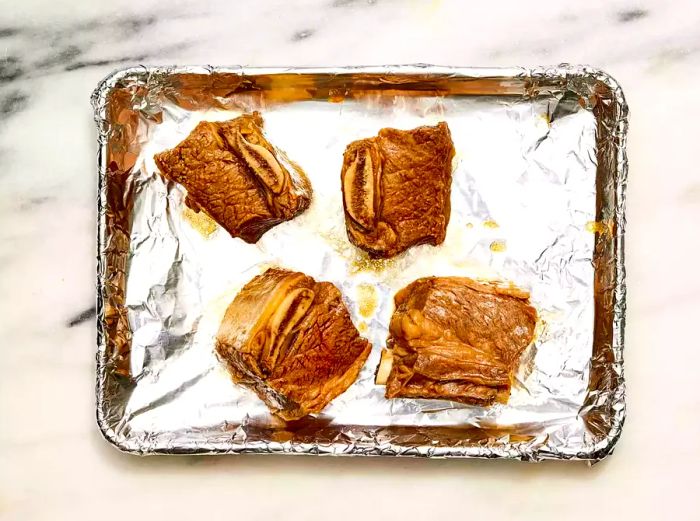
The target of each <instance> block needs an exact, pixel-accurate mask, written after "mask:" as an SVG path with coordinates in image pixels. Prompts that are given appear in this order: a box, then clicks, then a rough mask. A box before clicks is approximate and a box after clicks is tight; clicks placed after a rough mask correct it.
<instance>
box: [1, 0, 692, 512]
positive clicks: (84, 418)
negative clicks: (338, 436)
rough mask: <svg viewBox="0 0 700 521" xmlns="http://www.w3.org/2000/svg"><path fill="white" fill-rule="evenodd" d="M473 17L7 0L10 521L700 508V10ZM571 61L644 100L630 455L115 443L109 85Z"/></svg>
mask: <svg viewBox="0 0 700 521" xmlns="http://www.w3.org/2000/svg"><path fill="white" fill-rule="evenodd" d="M473 4H474V3H472V2H462V1H459V0H452V1H448V0H444V1H427V0H426V1H418V0H413V1H404V2H401V1H398V0H376V1H369V0H335V1H334V0H302V1H296V2H285V1H283V0H273V1H261V0H258V1H256V0H249V1H240V2H235V3H234V2H227V1H220V2H203V1H200V2H186V1H178V2H174V3H171V5H169V6H168V7H167V8H166V7H164V6H165V2H156V1H155V0H142V1H139V2H136V1H127V0H119V1H113V2H109V7H107V6H106V5H102V3H101V2H89V1H87V0H82V1H77V0H74V1H68V0H63V1H53V2H50V1H47V0H43V1H42V0H25V1H24V2H11V1H10V0H2V1H0V8H1V10H0V12H2V15H0V295H2V297H1V298H0V333H1V338H2V341H1V343H0V349H2V364H1V367H2V369H3V371H2V376H0V519H3V520H5V519H7V520H15V519H17V520H34V519H47V520H59V519H83V518H84V519H95V518H99V519H102V520H110V519H115V520H117V519H124V518H125V517H129V518H131V519H169V520H175V519H192V518H203V519H218V518H227V519H228V518H244V519H271V518H275V517H279V518H281V519H292V518H296V519H328V518H333V519H353V520H355V519H369V518H381V519H392V518H402V519H432V518H443V517H447V516H450V517H451V518H455V517H456V518H461V517H465V518H466V517H469V518H473V519H483V518H485V517H486V516H488V517H489V519H493V520H496V519H515V518H517V519H538V520H545V519H590V518H596V519H604V518H613V517H616V518H622V519H627V518H636V519H658V518H668V519H698V518H699V517H700V507H699V505H700V502H699V501H698V498H697V490H698V487H699V486H700V481H699V479H698V476H699V475H700V473H699V472H698V470H699V469H698V466H699V465H700V448H699V447H700V441H699V440H700V419H699V416H698V410H699V409H700V399H699V398H698V395H699V393H698V392H697V389H696V382H697V377H696V374H697V367H699V366H700V350H699V349H698V346H697V344H698V340H697V334H696V328H695V326H696V324H695V322H696V321H697V320H698V319H699V318H700V277H699V276H698V270H697V262H698V261H697V259H698V257H699V255H700V240H699V235H700V232H698V224H699V223H700V171H699V167H698V161H697V155H698V130H697V129H698V121H700V106H699V105H698V103H697V94H698V84H699V83H700V29H699V28H700V3H698V2H697V0H683V1H675V2H667V1H665V0H642V1H639V2H635V1H632V0H615V1H604V0H588V1H586V2H575V3H574V2H569V3H568V4H569V6H567V5H565V4H567V3H566V2H561V1H557V0H541V1H539V2H537V5H536V6H528V7H527V8H526V7H524V5H525V4H526V3H525V2H520V1H517V0H509V1H503V2H482V3H479V4H478V5H473ZM561 61H568V62H572V63H590V64H592V65H596V66H599V67H602V68H604V69H606V70H607V71H608V72H610V73H611V74H612V75H613V76H615V77H616V79H617V80H618V81H619V82H620V83H621V84H622V86H623V88H624V89H625V92H626V94H627V98H628V101H629V104H630V107H631V130H630V139H629V149H628V151H629V157H630V183H629V189H628V212H627V218H628V231H627V236H626V248H627V259H628V261H627V273H628V288H629V290H628V293H629V299H628V314H627V335H626V376H627V381H628V419H627V422H626V425H625V428H624V432H623V435H622V440H621V441H620V443H619V445H618V446H617V450H616V452H615V454H614V455H613V456H611V457H610V458H609V459H607V460H605V461H604V462H603V463H601V464H599V465H596V466H594V467H592V468H589V467H587V466H585V465H580V464H562V463H545V464H540V465H528V464H521V463H513V462H499V461H426V460H406V459H401V460H389V459H362V458H335V459H331V458H313V457H282V456H280V457H277V456H269V457H255V456H252V457H197V458H146V459H143V458H136V457H133V456H127V455H123V454H120V453H118V452H117V451H116V450H114V449H113V448H112V447H110V446H109V445H108V444H107V443H106V442H105V441H103V440H102V439H101V437H100V435H99V434H98V431H97V428H96V426H95V421H94V352H95V326H94V320H93V314H94V308H93V302H94V298H95V289H94V284H95V282H94V278H95V276H94V271H95V259H94V255H95V192H96V176H95V152H96V144H95V141H94V138H95V132H94V129H93V122H92V114H91V111H90V107H89V104H88V97H89V95H90V92H91V91H92V89H93V88H94V86H95V84H96V83H97V82H98V81H99V80H100V79H101V78H102V77H103V76H105V75H106V74H107V73H108V72H110V71H111V70H112V69H114V68H117V67H121V66H124V65H127V64H136V63H147V64H169V63H181V64H187V63H192V64H203V63H210V64H219V65H231V64H248V65H342V64H383V63H414V62H427V63H437V64H445V65H493V66H496V65H541V64H552V63H557V62H561ZM292 514H294V515H292ZM621 516H622V517H621Z"/></svg>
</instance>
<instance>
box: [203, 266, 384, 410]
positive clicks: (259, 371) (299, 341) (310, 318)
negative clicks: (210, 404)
mask: <svg viewBox="0 0 700 521" xmlns="http://www.w3.org/2000/svg"><path fill="white" fill-rule="evenodd" d="M216 350H217V352H218V354H219V356H220V357H221V358H222V359H223V360H224V361H225V363H226V365H227V366H228V368H229V371H230V373H231V375H232V377H233V380H234V381H235V382H237V383H240V384H243V385H245V386H247V387H249V388H250V389H252V390H253V391H255V392H256V393H257V395H258V396H259V397H260V398H261V399H262V400H263V401H264V402H265V403H266V404H267V406H268V408H269V409H270V410H271V411H272V413H273V414H275V415H277V416H279V417H281V418H282V419H284V420H296V419H299V418H302V417H303V416H306V415H307V414H312V413H318V412H320V411H321V410H323V408H324V407H326V405H328V403H330V402H331V400H333V399H334V398H336V397H337V396H338V395H340V394H341V393H343V392H345V390H346V389H347V388H348V387H350V385H352V383H353V382H354V381H355V380H356V379H357V375H358V374H359V372H360V369H361V368H362V366H363V365H364V363H365V361H366V360H367V356H368V355H369V353H370V350H371V344H370V343H369V342H368V341H367V340H365V339H364V338H362V337H360V335H359V333H358V331H357V329H356V328H355V326H354V324H353V323H352V320H351V319H350V314H349V313H348V310H347V308H346V307H345V304H344V303H343V300H342V297H341V294H340V291H339V290H338V288H336V287H335V286H334V285H333V284H331V283H330V282H316V281H315V280H314V279H313V278H311V277H309V276H308V275H305V274H303V273H299V272H291V271H287V270H283V269H277V268H271V269H269V270H267V271H266V272H265V273H263V274H262V275H258V276H257V277H255V278H254V279H253V280H251V281H250V282H249V283H248V284H246V285H245V286H244V287H243V289H242V290H241V291H240V293H239V294H238V295H237V296H236V298H235V299H234V300H233V302H232V303H231V305H230V306H229V308H228V309H227V311H226V314H225V316H224V319H223V321H222V323H221V326H220V328H219V332H218V334H217V337H216Z"/></svg>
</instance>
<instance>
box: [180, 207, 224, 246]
mask: <svg viewBox="0 0 700 521" xmlns="http://www.w3.org/2000/svg"><path fill="white" fill-rule="evenodd" d="M182 218H183V219H184V220H185V221H187V223H189V225H190V226H191V227H192V228H194V229H195V230H196V231H197V232H199V234H200V235H201V236H202V237H204V238H205V239H208V238H210V237H211V236H212V235H213V234H214V232H216V230H217V229H218V227H219V225H218V224H216V222H215V221H214V220H213V219H212V218H211V217H209V216H208V215H207V214H206V213H204V212H202V211H200V212H195V211H194V210H193V209H192V208H190V207H189V206H185V207H184V208H183V210H182Z"/></svg>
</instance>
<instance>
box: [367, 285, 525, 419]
mask: <svg viewBox="0 0 700 521" xmlns="http://www.w3.org/2000/svg"><path fill="white" fill-rule="evenodd" d="M394 302H395V304H396V311H394V315H393V316H392V318H391V323H390V326H389V339H388V341H387V347H388V351H384V352H383V353H382V361H381V363H380V366H379V369H378V371H377V383H380V384H381V383H386V397H387V398H399V397H403V398H442V399H446V400H453V401H456V402H462V403H467V404H473V405H484V406H486V405H491V404H492V403H494V402H496V401H499V402H507V401H508V396H509V395H510V385H511V379H512V377H513V374H514V373H515V371H516V370H517V368H518V366H519V364H520V355H521V354H522V352H523V351H524V350H525V348H526V347H527V346H528V345H530V343H531V342H532V339H533V336H534V331H535V322H536V321H537V313H536V311H535V309H534V308H533V307H532V306H530V304H529V303H528V295H527V294H525V293H524V292H522V291H519V290H514V289H504V288H500V287H496V286H494V285H490V284H482V283H479V282H476V281H473V280H471V279H467V278H460V277H428V278H423V279H418V280H416V281H415V282H413V283H411V284H409V285H408V286H406V287H405V288H403V289H402V290H401V291H399V292H398V293H397V294H396V296H395V297H394ZM389 367H390V368H391V369H389Z"/></svg>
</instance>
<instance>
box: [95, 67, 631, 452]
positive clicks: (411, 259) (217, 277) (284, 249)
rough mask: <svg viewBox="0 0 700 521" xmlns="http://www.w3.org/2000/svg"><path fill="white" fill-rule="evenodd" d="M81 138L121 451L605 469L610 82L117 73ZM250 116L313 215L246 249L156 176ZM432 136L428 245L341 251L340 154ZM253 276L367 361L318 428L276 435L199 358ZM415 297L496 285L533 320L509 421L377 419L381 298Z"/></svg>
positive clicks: (612, 326)
mask: <svg viewBox="0 0 700 521" xmlns="http://www.w3.org/2000/svg"><path fill="white" fill-rule="evenodd" d="M93 105H94V107H95V113H96V120H97V123H98V131H99V137H100V156H99V157H100V198H99V217H100V227H99V237H98V257H99V269H98V333H99V334H98V382H97V397H98V404H97V406H98V423H99V425H100V428H101V430H102V432H103V433H104V434H105V436H106V437H107V438H108V439H109V440H110V441H112V442H113V443H114V444H115V445H117V446H118V447H119V448H120V449H122V450H126V451H130V452H137V453H141V454H148V453H209V452H293V453H324V454H325V453H328V454H371V455H375V454H376V455H379V454H383V455H421V456H459V457H509V458H518V459H527V460H539V459H543V458H566V459H569V458H576V459H588V460H596V459H600V458H602V457H604V456H605V455H607V454H608V453H609V452H610V451H611V450H612V447H613V446H614V443H615V441H616V440H617V438H618V436H619V433H620V429H621V427H622V423H623V419H624V383H623V377H622V328H623V322H624V268H623V258H622V236H623V224H624V215H623V209H624V186H625V181H626V160H625V152H624V145H625V136H626V124H627V121H626V115H627V108H626V105H625V102H624V98H623V96H622V93H621V90H620V89H619V87H618V86H617V84H616V83H615V82H614V80H612V79H611V78H610V77H609V76H607V75H605V74H604V73H601V72H599V71H596V70H593V69H589V68H585V67H571V66H560V67H555V68H547V69H545V68H542V69H536V70H525V69H465V68H444V67H429V66H408V67H407V66H403V67H378V68H348V69H342V68H341V69H315V70H310V69H307V70H305V69H298V70H289V69H212V68H197V67H190V68H134V69H127V70H124V71H119V72H117V73H115V74H113V75H112V76H110V77H108V78H107V79H106V80H104V82H103V83H101V84H100V86H99V87H98V89H97V90H96V91H95V94H94V95H93ZM251 110H260V111H261V113H262V114H263V117H264V120H265V133H266V135H267V137H268V138H269V140H270V141H271V142H272V143H274V144H275V145H276V146H277V147H279V148H280V149H282V150H284V151H285V152H286V153H287V155H288V156H289V157H290V158H291V159H292V160H294V161H295V162H297V163H298V164H299V165H301V167H302V168H303V169H304V171H305V172H306V174H307V176H308V177H309V179H310V180H311V183H312V186H313V189H314V199H313V202H312V205H311V207H310V208H309V210H308V211H306V212H305V213H304V214H302V215H301V216H299V217H297V218H296V219H294V220H292V221H289V222H286V223H283V224H281V225H278V226H276V227H275V228H273V229H272V230H270V231H269V232H267V233H266V234H265V235H264V236H263V237H262V238H261V240H260V241H259V242H258V243H257V244H256V245H248V244H246V243H244V242H243V241H241V240H239V239H233V238H231V237H230V236H229V235H228V233H227V232H226V231H225V230H223V229H221V228H220V227H218V226H216V225H215V224H214V223H213V222H212V221H210V220H209V219H208V218H205V217H204V216H203V215H202V214H194V213H192V212H191V211H189V210H187V209H186V207H185V205H184V191H183V189H182V188H181V187H179V186H178V185H175V184H172V183H166V182H164V181H163V180H162V178H161V177H160V176H159V175H158V174H157V169H156V167H155V164H154V162H153V155H154V154H155V153H157V152H160V151H162V150H164V149H167V148H171V147H173V146H175V145H176V144H177V143H179V142H180V141H181V140H182V139H184V138H185V137H186V136H187V134H188V133H189V132H190V131H191V130H192V129H193V128H194V126H195V125H196V124H197V123H198V122H199V121H202V120H226V119H231V118H233V117H236V116H238V115H240V114H241V113H243V112H247V111H251ZM439 121H447V123H448V125H449V127H450V130H451V132H452V137H453V141H454V144H455V148H456V157H455V161H454V172H453V184H452V215H451V220H450V224H449V226H448V230H447V237H446V240H445V242H444V243H443V244H442V245H440V246H438V247H433V246H429V245H423V246H418V247H415V248H412V249H411V250H409V251H408V252H407V253H405V254H403V255H401V256H399V257H397V258H395V259H391V260H386V261H376V260H370V259H369V258H367V257H366V256H365V254H363V253H362V252H361V251H360V250H358V249H356V248H354V247H353V246H352V245H350V243H349V242H348V241H347V238H346V235H345V228H344V221H343V212H342V201H341V190H340V167H341V164H342V154H343V151H344V149H345V146H346V145H347V144H348V143H349V142H351V141H353V140H355V139H360V138H364V137H369V136H373V135H376V133H377V132H378V131H379V129H381V128H383V127H396V128H404V129H409V128H413V127H415V126H418V125H425V124H435V123H437V122H439ZM270 266H282V267H285V268H288V269H292V270H298V271H303V272H305V273H307V274H309V275H311V276H313V277H314V278H316V279H317V280H328V281H331V282H333V283H334V284H336V285H337V286H338V287H339V288H340V289H341V291H342V293H343V296H344V299H345V301H346V304H347V305H348V308H349V310H350V312H351V316H352V318H353V321H354V323H355V325H356V326H357V327H358V329H359V330H360V331H361V334H362V335H363V336H365V337H366V338H368V339H369V340H370V341H371V342H372V344H373V351H372V354H371V355H370V357H369V359H368V362H367V364H366V365H365V367H364V369H363V370H362V372H361V373H360V376H359V378H358V380H357V381H356V382H355V384H353V385H352V386H351V387H350V388H349V389H348V390H347V391H346V392H345V393H344V394H342V395H341V396H340V397H338V398H337V399H336V400H334V401H333V402H332V403H331V404H330V405H329V406H328V407H327V408H326V409H325V410H324V411H323V413H322V414H321V415H318V416H316V417H310V418H306V419H304V420H300V421H297V422H291V423H287V424H285V423H284V422H282V421H281V420H279V419H275V418H273V417H272V416H271V415H270V414H269V412H268V411H267V408H266V407H265V405H264V404H263V403H262V402H261V401H260V400H259V399H258V398H257V397H256V396H255V395H254V394H253V393H252V392H251V391H248V390H247V389H245V388H243V387H240V386H236V385H234V384H233V383H232V382H231V380H230V378H229V376H228V374H227V372H226V369H225V368H224V366H223V364H221V363H220V362H219V361H218V360H217V358H216V356H215V354H214V351H213V339H214V336H215V334H216V331H217V330H218V326H219V323H220V321H221V319H222V317H223V314H224V312H225V310H226V307H227V306H228V304H229V303H230V301H231V300H232V299H233V297H234V296H235V294H236V293H237V292H238V290H240V288H241V287H242V286H243V285H244V284H245V283H246V282H248V281H249V280H250V279H251V278H252V277H253V276H255V275H257V274H258V273H261V272H262V271H264V270H265V269H266V268H267V267H270ZM428 275H461V276H468V277H472V278H481V279H489V280H504V281H511V282H513V283H515V284H516V285H518V286H520V287H522V288H525V289H528V290H529V291H530V292H531V301H532V303H533V305H534V306H535V307H536V308H537V310H538V313H539V315H540V317H541V321H540V324H539V325H538V333H537V339H536V341H535V343H534V344H533V346H531V347H530V348H529V349H528V350H527V351H526V353H525V354H524V356H523V361H522V363H521V367H520V370H519V372H518V373H517V382H516V385H514V387H513V390H512V393H511V398H510V400H509V402H508V404H505V405H503V404H497V405H494V406H492V407H489V408H480V407H472V406H467V405H462V404H456V403H452V402H447V401H439V400H413V399H395V400H386V399H385V398H384V397H383V393H384V387H382V386H376V385H374V382H373V380H374V371H375V369H376V366H377V364H378V360H379V353H380V351H381V348H382V347H383V346H384V342H385V340H386V337H387V326H388V323H389V319H390V316H391V313H392V311H393V295H394V293H395V292H396V291H397V290H398V289H400V288H402V287H404V286H405V285H407V284H408V283H410V282H411V281H413V280H415V279H416V278H419V277H422V276H428Z"/></svg>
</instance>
